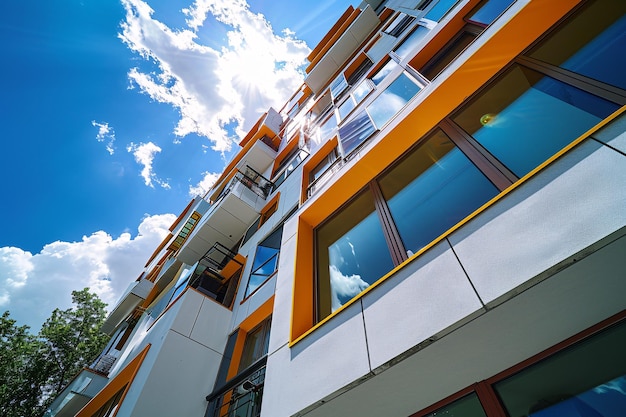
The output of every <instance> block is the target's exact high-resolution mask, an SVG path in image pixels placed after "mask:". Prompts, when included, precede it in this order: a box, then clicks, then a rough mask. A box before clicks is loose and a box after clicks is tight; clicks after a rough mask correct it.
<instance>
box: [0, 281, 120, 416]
mask: <svg viewBox="0 0 626 417" xmlns="http://www.w3.org/2000/svg"><path fill="white" fill-rule="evenodd" d="M72 302H73V304H74V307H72V308H70V309H67V310H59V309H55V310H54V311H53V312H52V315H51V316H50V317H49V318H48V319H47V320H46V322H45V323H44V324H43V326H42V327H41V330H40V332H39V334H38V335H37V336H35V335H32V334H31V333H30V332H29V327H28V326H18V325H17V323H16V321H15V320H13V319H11V318H10V314H9V312H8V311H7V312H5V313H4V314H3V315H2V317H1V318H0V415H1V416H6V417H38V416H41V415H42V414H43V413H44V411H45V410H46V408H47V407H48V406H49V405H50V403H51V402H52V401H53V400H54V398H55V397H56V396H57V395H58V394H59V393H61V391H62V390H63V388H64V387H65V386H66V385H67V384H68V383H69V382H70V381H71V380H72V379H73V378H74V377H75V376H76V375H77V374H78V373H79V372H80V371H81V370H82V369H83V367H85V366H88V365H89V364H90V363H91V362H92V361H93V360H94V358H95V357H96V356H97V355H98V354H99V353H100V352H101V351H102V349H104V347H105V345H106V343H107V341H108V336H106V335H104V334H103V333H101V332H100V326H101V325H102V322H103V321H104V319H105V317H106V310H105V307H106V304H105V303H103V302H102V301H101V300H100V299H99V298H98V296H97V295H96V294H93V293H90V292H89V289H88V288H85V289H83V290H81V291H72Z"/></svg>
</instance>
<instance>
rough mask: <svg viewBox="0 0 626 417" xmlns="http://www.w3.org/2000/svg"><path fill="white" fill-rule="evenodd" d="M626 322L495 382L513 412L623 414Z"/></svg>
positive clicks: (520, 415) (535, 416)
mask: <svg viewBox="0 0 626 417" xmlns="http://www.w3.org/2000/svg"><path fill="white" fill-rule="evenodd" d="M624 340H626V325H624V324H622V325H620V326H614V327H613V328H609V329H607V330H606V331H604V332H602V333H600V334H599V335H597V336H595V337H593V338H592V339H590V340H586V341H584V342H582V343H579V344H577V345H574V346H572V347H570V348H569V349H566V350H564V351H562V352H560V353H558V354H557V355H554V356H552V357H550V358H547V359H545V360H543V361H541V362H538V363H536V364H535V365H533V366H531V367H529V368H527V369H525V370H523V371H521V372H519V373H517V374H515V375H513V376H511V377H509V378H507V379H505V380H503V381H501V382H498V383H496V384H495V385H494V389H495V391H496V393H497V394H498V397H500V400H501V401H502V404H503V406H504V408H505V409H506V411H507V414H508V415H509V416H511V417H525V416H530V417H560V416H589V417H592V416H593V417H596V416H603V417H618V416H622V415H623V413H624V410H626V392H625V389H626V359H625V357H624V354H623V348H624Z"/></svg>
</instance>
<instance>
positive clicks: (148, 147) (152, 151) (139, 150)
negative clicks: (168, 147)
mask: <svg viewBox="0 0 626 417" xmlns="http://www.w3.org/2000/svg"><path fill="white" fill-rule="evenodd" d="M126 150H127V151H128V152H131V153H132V154H133V156H134V157H135V162H137V163H138V164H140V165H142V166H143V168H142V169H141V174H140V175H141V177H142V178H143V180H144V183H145V184H146V185H147V186H148V187H151V188H154V184H152V182H155V183H157V184H159V185H160V186H161V187H163V188H165V189H170V188H171V187H170V185H169V183H168V182H167V181H164V180H162V179H160V178H159V177H157V176H156V174H155V173H154V171H153V170H152V162H153V161H154V156H155V155H156V154H158V153H159V152H161V148H160V147H158V146H157V145H155V144H154V143H152V142H148V143H139V144H138V145H137V144H135V143H133V142H131V143H130V145H128V146H127V147H126Z"/></svg>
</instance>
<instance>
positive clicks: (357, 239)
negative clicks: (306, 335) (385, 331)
mask: <svg viewBox="0 0 626 417" xmlns="http://www.w3.org/2000/svg"><path fill="white" fill-rule="evenodd" d="M316 237H317V242H316V245H317V286H318V295H319V299H318V319H320V320H321V319H323V318H324V317H326V316H328V315H329V314H330V313H332V312H333V311H335V310H337V309H338V308H339V307H341V306H342V305H343V304H345V303H346V302H347V301H349V300H351V299H352V298H354V297H355V296H356V295H357V294H359V293H360V292H361V291H363V290H364V289H366V288H367V287H368V286H369V285H370V284H372V283H373V282H374V281H376V280H377V279H378V278H380V277H381V276H383V275H384V274H385V273H386V272H387V271H389V270H391V269H392V268H393V262H392V260H391V256H390V254H389V250H388V249H387V244H386V243H385V237H384V235H383V230H382V226H381V223H380V219H379V217H378V214H377V213H376V211H375V209H374V199H373V197H372V194H371V193H369V192H363V193H361V194H360V195H359V196H357V198H355V199H354V200H353V201H352V202H351V203H350V204H349V205H348V206H346V207H345V208H344V209H343V210H341V211H340V212H339V213H338V214H337V215H335V216H334V217H332V218H331V219H330V220H329V221H327V222H326V223H325V224H324V225H322V226H321V227H319V228H318V229H317V236H316Z"/></svg>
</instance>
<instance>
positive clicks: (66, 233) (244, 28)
mask: <svg viewBox="0 0 626 417" xmlns="http://www.w3.org/2000/svg"><path fill="white" fill-rule="evenodd" d="M358 3H359V2H357V1H348V0H337V1H321V2H313V1H297V2H291V1H287V0H272V1H270V0H248V2H247V3H246V1H245V0H239V1H236V0H195V2H194V0H186V1H183V0H180V1H179V0H176V1H173V0H146V1H141V0H120V1H101V0H62V1H58V2H50V1H48V0H22V1H19V2H3V3H2V5H0V44H1V47H0V48H1V50H2V53H3V60H2V65H1V66H0V75H2V79H3V81H4V83H3V88H2V94H1V95H0V123H1V126H2V140H0V147H1V150H0V170H1V173H2V178H3V181H2V185H1V187H2V188H1V190H2V203H1V204H0V311H4V310H9V311H11V314H12V316H13V317H14V318H16V319H17V320H18V322H19V323H21V324H28V325H30V326H31V327H33V328H34V329H37V328H38V327H39V325H40V324H41V322H42V321H43V320H44V319H45V318H46V317H48V315H49V314H50V312H51V311H52V309H53V308H54V307H60V308H67V307H69V305H70V292H71V290H73V289H80V288H83V287H84V286H90V287H91V288H92V290H94V291H96V292H97V293H98V294H99V295H100V296H101V297H102V298H103V299H104V300H105V301H107V302H108V303H110V304H111V303H114V302H115V300H116V299H117V298H118V297H119V295H120V294H121V292H122V291H123V290H124V289H125V288H126V286H127V285H128V283H129V282H130V281H132V280H134V279H135V278H136V277H137V276H138V275H139V273H140V271H141V267H142V266H143V264H144V263H145V261H146V260H147V258H148V256H149V255H150V254H151V252H152V250H153V249H154V248H155V247H156V246H157V245H158V244H159V243H160V241H161V240H162V238H163V236H164V235H165V233H166V230H167V228H168V227H169V226H170V224H171V222H172V221H173V220H174V219H175V216H176V215H177V214H178V213H179V212H180V211H181V210H182V209H183V208H184V207H185V205H186V204H187V202H188V201H189V199H190V198H191V197H192V196H193V195H194V194H197V193H202V192H203V190H206V189H207V188H208V187H209V186H210V185H211V184H212V181H214V179H215V178H216V177H217V175H219V173H220V172H221V171H222V169H223V168H224V166H225V164H226V162H227V161H228V160H229V159H230V158H231V157H232V156H233V155H234V153H235V152H236V151H237V146H236V142H238V138H239V136H240V135H241V134H243V133H244V132H245V131H246V129H247V128H248V127H250V126H251V125H252V124H253V123H254V122H255V121H256V120H257V118H258V117H259V115H260V114H261V113H262V112H263V111H265V110H266V109H267V108H268V107H269V106H272V105H273V106H274V107H276V108H280V106H281V105H282V104H283V102H284V101H285V100H286V99H287V98H288V96H289V95H290V94H291V93H292V92H293V91H295V88H296V87H297V86H298V85H299V84H300V83H301V80H302V70H303V67H302V65H303V63H304V57H306V55H307V54H308V52H309V51H310V48H312V47H314V46H315V44H316V43H317V42H318V41H319V40H320V39H321V37H322V36H323V35H324V34H325V33H326V31H327V30H328V29H329V28H330V27H331V26H332V25H333V24H334V22H335V21H336V19H337V18H338V17H339V16H340V15H341V13H343V11H345V9H346V8H347V7H348V6H349V5H350V4H353V5H357V4H358Z"/></svg>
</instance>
